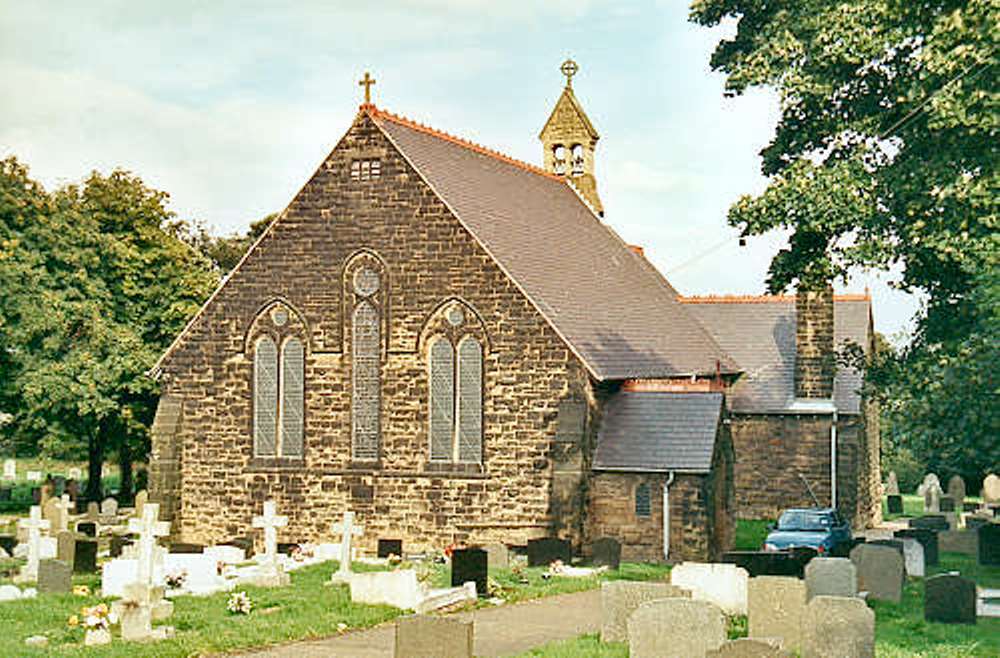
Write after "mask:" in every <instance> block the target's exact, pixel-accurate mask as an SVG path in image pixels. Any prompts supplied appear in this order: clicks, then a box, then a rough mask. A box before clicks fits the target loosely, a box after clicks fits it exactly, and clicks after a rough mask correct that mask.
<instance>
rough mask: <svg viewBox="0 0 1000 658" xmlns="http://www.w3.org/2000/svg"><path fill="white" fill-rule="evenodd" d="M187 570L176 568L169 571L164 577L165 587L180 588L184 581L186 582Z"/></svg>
mask: <svg viewBox="0 0 1000 658" xmlns="http://www.w3.org/2000/svg"><path fill="white" fill-rule="evenodd" d="M187 577H188V572H187V569H178V570H177V571H171V572H170V573H168V574H167V575H166V577H165V581H166V583H167V587H168V588H169V589H180V588H181V587H184V583H186V582H187Z"/></svg>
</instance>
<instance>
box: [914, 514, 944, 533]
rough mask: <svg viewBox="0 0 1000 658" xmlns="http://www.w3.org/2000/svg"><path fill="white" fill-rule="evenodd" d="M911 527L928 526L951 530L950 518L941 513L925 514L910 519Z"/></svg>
mask: <svg viewBox="0 0 1000 658" xmlns="http://www.w3.org/2000/svg"><path fill="white" fill-rule="evenodd" d="M909 526H910V527H911V528H927V529H928V530H950V529H951V527H950V526H949V525H948V519H946V518H944V517H943V516H941V515H940V514H925V515H924V516H918V517H917V518H915V519H910V520H909Z"/></svg>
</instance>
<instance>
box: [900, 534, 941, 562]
mask: <svg viewBox="0 0 1000 658" xmlns="http://www.w3.org/2000/svg"><path fill="white" fill-rule="evenodd" d="M893 536H894V537H895V538H897V539H905V538H907V537H909V538H911V539H916V540H917V541H918V542H920V543H921V544H922V545H923V547H924V564H925V565H926V566H928V567H936V566H937V565H938V563H939V558H938V533H937V532H935V531H934V530H928V529H927V528H907V529H904V530H897V531H896V532H894V533H893Z"/></svg>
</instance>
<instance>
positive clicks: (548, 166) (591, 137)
mask: <svg viewBox="0 0 1000 658" xmlns="http://www.w3.org/2000/svg"><path fill="white" fill-rule="evenodd" d="M560 70H561V71H562V72H563V75H565V76H566V86H565V87H564V88H563V91H562V95H560V96H559V100H558V101H556V105H555V107H554V108H553V109H552V114H550V115H549V119H548V121H546V122H545V126H544V127H543V128H542V132H541V133H539V135H538V138H539V139H540V140H541V141H542V161H543V163H544V166H545V170H546V171H549V172H551V173H553V174H556V175H558V176H564V177H566V178H567V179H568V180H569V182H570V183H571V184H572V185H573V186H574V187H576V189H577V190H578V191H579V192H580V194H581V195H583V197H584V198H585V199H586V200H587V202H588V203H590V205H591V206H593V208H594V210H596V211H597V213H598V214H599V215H604V206H602V205H601V199H600V197H599V196H598V195H597V179H596V178H595V177H594V149H595V147H596V146H597V140H598V139H600V135H598V134H597V130H595V129H594V124H592V123H591V122H590V119H589V118H588V117H587V113H586V112H584V111H583V107H582V106H581V105H580V101H578V100H577V98H576V95H575V94H574V93H573V76H574V75H575V74H576V72H577V71H578V70H579V67H578V66H577V65H576V62H574V61H573V60H571V59H567V60H566V61H565V62H563V64H562V67H561V69H560Z"/></svg>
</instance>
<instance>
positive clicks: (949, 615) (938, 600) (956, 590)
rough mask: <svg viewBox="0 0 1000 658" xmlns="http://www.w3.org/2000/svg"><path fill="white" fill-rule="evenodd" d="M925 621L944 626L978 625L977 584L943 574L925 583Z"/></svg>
mask: <svg viewBox="0 0 1000 658" xmlns="http://www.w3.org/2000/svg"><path fill="white" fill-rule="evenodd" d="M924 619H926V620H927V621H935V622H939V623H942V624H975V623H976V584H975V583H974V582H972V581H971V580H967V579H965V578H962V577H961V576H959V575H957V574H949V573H942V574H938V575H936V576H931V577H930V578H928V579H927V580H926V581H925V582H924Z"/></svg>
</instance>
